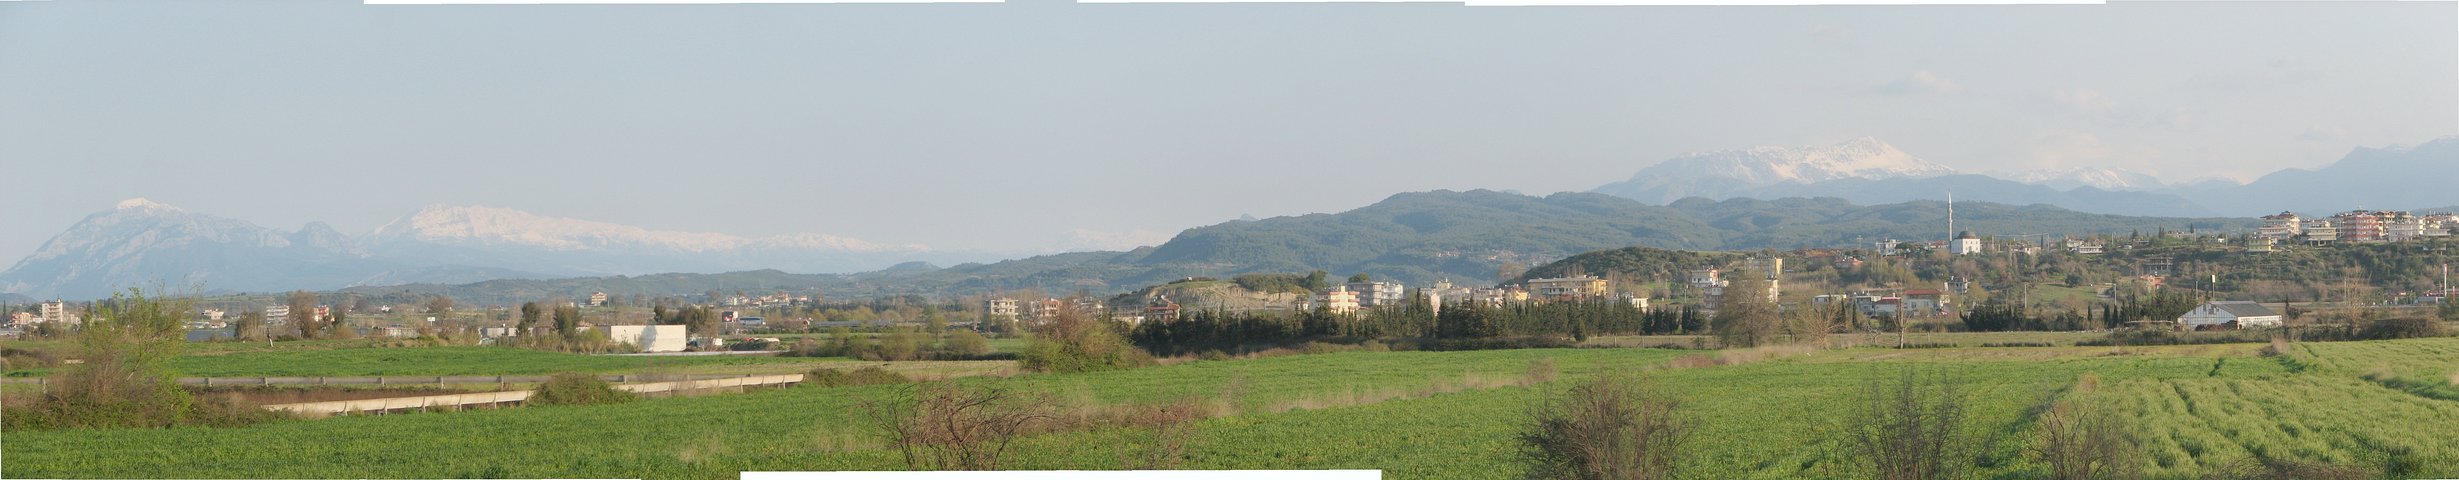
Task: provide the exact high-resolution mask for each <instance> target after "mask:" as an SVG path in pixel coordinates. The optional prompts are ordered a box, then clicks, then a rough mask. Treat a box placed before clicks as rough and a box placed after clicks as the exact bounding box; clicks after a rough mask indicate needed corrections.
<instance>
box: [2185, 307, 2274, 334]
mask: <svg viewBox="0 0 2459 480" xmlns="http://www.w3.org/2000/svg"><path fill="white" fill-rule="evenodd" d="M2230 322H2235V323H2236V325H2237V328H2245V327H2276V326H2279V325H2280V314H2279V312H2273V311H2271V309H2270V308H2269V307H2264V306H2263V304H2260V303H2254V302H2211V303H2205V304H2203V306H2200V307H2194V310H2193V311H2189V312H2186V314H2185V315H2179V316H2177V323H2178V324H2179V325H2183V326H2185V327H2186V328H2196V327H2201V326H2204V325H2227V324H2229V323H2230Z"/></svg>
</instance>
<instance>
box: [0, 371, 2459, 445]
mask: <svg viewBox="0 0 2459 480" xmlns="http://www.w3.org/2000/svg"><path fill="white" fill-rule="evenodd" d="M2259 347H2260V346H2259V345H2243V344H2240V345H2199V346H2175V347H2130V348H2110V347H2022V348H1933V349H1916V350H1884V349H1841V350H1810V349H1768V350H1757V351H1729V352H1723V353H1715V352H1695V351H1678V350H1659V349H1627V348H1625V349H1611V348H1591V349H1547V350H1504V351H1475V352H1350V353H1337V354H1323V355H1297V356H1284V357H1271V358H1262V359H1251V360H1229V361H1196V362H1188V363H1182V364H1177V365H1171V366H1163V367H1153V368H1144V369H1137V370H1128V371H1115V372H1102V373H1091V374H1073V375H1021V376H1014V377H986V378H974V379H969V380H965V381H966V382H970V383H975V384H996V385H1006V386H1013V387H1017V388H1019V389H1022V390H1029V391H1040V392H1049V393H1051V394H1053V395H1055V396H1057V397H1059V398H1062V399H1064V401H1065V402H1067V403H1069V404H1073V405H1079V406H1099V405H1120V404H1142V403H1154V402H1163V401H1169V400H1173V399H1179V398H1186V397H1198V398H1203V399H1207V400H1209V401H1213V402H1217V403H1218V404H1220V405H1222V406H1223V408H1224V409H1225V410H1226V414H1224V415H1221V416H1217V417H1213V418H1210V419H1206V420H1201V421H1199V422H1198V423H1196V429H1195V431H1196V437H1195V438H1196V440H1195V441H1194V443H1193V444H1191V445H1190V447H1189V448H1188V450H1187V452H1186V455H1185V457H1184V460H1185V463H1183V464H1181V465H1180V467H1181V468H1207V469H1210V468H1369V469H1382V470H1384V471H1385V472H1386V475H1387V477H1388V478H1495V479H1501V478H1517V477H1519V476H1520V475H1521V474H1522V467H1521V466H1519V464H1517V463H1515V461H1514V459H1513V452H1514V451H1515V449H1516V444H1515V443H1514V441H1513V438H1514V437H1513V434H1514V432H1515V430H1516V429H1517V427H1518V424H1519V422H1521V421H1522V420H1521V419H1522V418H1524V414H1525V413H1526V412H1527V411H1529V409H1530V408H1531V407H1532V406H1533V405H1534V403H1535V402H1536V401H1537V400H1538V398H1539V395H1540V393H1542V392H1544V391H1548V390H1556V389H1560V388H1563V387H1566V386H1567V385H1568V383H1569V382H1570V381H1572V380H1576V379H1578V378H1582V377H1585V376H1588V375H1593V374H1594V373H1595V372H1598V371H1601V370H1606V369H1612V370H1622V371H1645V372H1646V373H1644V375H1645V376H1647V377H1648V378H1650V379H1651V381H1652V382H1654V383H1655V384H1656V385H1658V386H1660V387H1662V388H1663V389H1665V390H1666V391H1668V392H1670V393H1672V394H1675V395H1677V396H1679V397H1680V398H1681V399H1682V401H1683V402H1684V403H1683V410H1682V412H1683V414H1684V415H1687V416H1689V418H1692V419H1694V420H1695V421H1696V422H1697V423H1696V425H1697V430H1696V431H1695V432H1694V433H1693V435H1692V436H1691V437H1690V439H1691V443H1690V444H1689V447H1690V448H1688V449H1686V450H1685V451H1686V452H1688V453H1687V454H1686V455H1685V456H1684V457H1683V458H1682V460H1681V461H1680V464H1681V465H1682V466H1683V467H1684V468H1685V470H1686V473H1685V476H1686V477H1696V478H1804V477H1814V478H1834V477H1845V478H1854V477H1867V476H1869V473H1868V472H1867V469H1868V467H1867V466H1865V465H1864V464H1862V463H1861V462H1859V461H1857V459H1858V458H1859V457H1858V455H1857V454H1856V453H1854V451H1853V450H1852V448H1851V445H1850V443H1849V442H1850V441H1849V440H1848V439H1847V438H1848V437H1846V436H1845V435H1842V434H1841V432H1840V430H1841V429H1843V428H1844V426H1845V425H1846V424H1847V423H1846V422H1847V421H1848V420H1850V419H1851V418H1852V416H1853V412H1854V411H1855V409H1857V408H1861V406H1862V405H1866V404H1867V403H1866V401H1865V400H1866V399H1865V394H1864V390H1863V389H1864V387H1865V386H1867V385H1869V384H1870V383H1871V382H1873V381H1877V380H1884V379H1892V378H1897V377H1900V376H1901V375H1903V374H1904V372H1905V371H1906V370H1907V369H1912V370H1916V371H1920V372H1927V373H1931V374H1939V375H1944V376H1946V377H1947V378H1950V379H1953V380H1954V381H1955V383H1956V384H1957V385H1958V388H1957V390H1956V391H1957V393H1958V394H1959V395H1960V397H1961V398H1962V399H1963V400H1964V401H1965V405H1967V408H1968V410H1967V412H1968V415H1969V417H1968V418H1969V421H1968V422H1966V423H1965V424H1964V426H1963V434H1965V435H1967V436H1968V437H1967V438H1969V439H1971V441H1969V442H1966V443H1967V444H1968V445H1967V446H1968V447H1970V448H1971V449H1972V450H1971V452H1970V456H1969V457H1970V458H1973V459H1974V463H1975V469H1976V471H1975V472H1974V473H1975V474H1977V476H1980V477H1985V478H2040V477H2043V476H2045V475H2046V473H2047V467H2046V466H2045V465H2044V464H2042V463H2041V462H2039V461H2037V460H2035V459H2033V458H2031V457H2029V456H2027V455H2026V454H2025V448H2026V447H2027V446H2028V445H2029V441H2030V440H2029V439H2030V435H2032V434H2033V433H2034V432H2035V431H2036V430H2037V427H2036V421H2035V418H2034V415H2036V413H2035V412H2037V411H2039V407H2041V406H2043V405H2045V404H2046V403H2047V402H2051V401H2055V400H2059V399H2080V400H2086V401H2090V402H2092V403H2094V404H2098V405H2106V406H2108V408H2112V409H2115V410H2117V411H2120V412H2122V414H2124V415H2127V416H2129V418H2130V420H2129V421H2127V422H2125V423H2126V424H2127V425H2129V427H2130V430H2129V432H2128V433H2129V434H2130V436H2132V437H2133V438H2134V439H2135V440H2136V442H2137V443H2138V444H2139V445H2140V448H2139V449H2138V450H2140V451H2141V452H2142V454H2143V457H2144V458H2143V459H2142V460H2143V463H2144V465H2143V467H2142V471H2143V472H2144V473H2146V474H2149V475H2151V476H2153V477H2155V478H2194V477H2198V476H2200V475H2201V474H2204V473H2208V472H2210V471H2212V470H2213V469H2215V468H2219V467H2222V466H2227V465H2233V464H2239V463H2242V462H2245V461H2247V460H2248V459H2250V458H2252V456H2254V455H2256V454H2257V452H2259V453H2261V454H2262V455H2267V456H2271V457H2274V458H2288V459H2296V460H2301V461H2308V462H2326V463H2330V464H2334V465H2345V466H2355V467H2361V468H2364V469H2365V470H2366V471H2371V472H2380V473H2381V474H2397V475H2405V476H2417V477H2453V476H2459V435H2451V434H2449V433H2448V432H2449V431H2450V430H2451V429H2452V428H2459V400H2452V399H2443V398H2434V397H2430V396H2426V395H2423V394H2419V393H2415V392H2412V391H2409V390H2404V389H2400V388H2394V387H2395V385H2392V384H2387V383H2384V382H2382V381H2373V380H2368V379H2367V373H2369V372H2373V373H2377V374H2378V375H2376V376H2377V377H2380V378H2400V379H2407V381H2416V382H2423V381H2426V380H2441V381H2444V382H2446V383H2444V385H2447V381H2448V380H2450V379H2449V378H2447V377H2448V376H2449V375H2450V374H2451V373H2452V372H2453V371H2454V370H2459V338H2440V339H2424V340H2400V341H2385V342H2351V343H2301V344H2296V345H2295V346H2294V347H2295V350H2296V352H2295V353H2293V354H2291V355H2289V356H2285V357H2263V356H2259V355H2257V353H2256V349H2258V348H2259ZM1693 356H1718V357H1722V358H1724V359H1725V360H1724V361H1720V362H1714V363H1713V364H1701V363H1700V362H1670V361H1672V360H1677V359H1678V358H1681V357H1693ZM1539 359H1547V360H1550V361H1552V362H1553V363H1554V364H1555V365H1557V366H1558V368H1559V369H1560V370H1561V372H1562V375H1561V376H1560V379H1558V380H1555V381H1553V382H1551V383H1543V384H1537V385H1535V386H1533V387H1531V386H1523V385H1524V384H1523V383H1520V382H1517V381H1515V380H1521V379H1523V378H1524V377H1523V373H1524V372H1527V371H1528V370H1529V365H1530V363H1531V362H1532V361H1536V360H1539ZM1669 364H1694V365H1701V366H1694V367H1691V368H1667V367H1666V366H1667V365H1669ZM2381 372H2393V373H2390V374H2381ZM2437 372H2438V373H2437ZM2087 375H2088V376H2090V377H2092V378H2094V379H2096V380H2094V381H2080V382H2079V380H2081V379H2084V378H2085V377H2086V376H2087ZM2386 375H2389V376H2386ZM898 388H902V387H898V386H869V387H850V388H833V389H824V388H812V387H795V388H784V389H775V390H764V391H755V392H751V393H744V394H737V395H718V396H706V397H691V398H671V399H660V400H650V401H643V402H634V403H626V404H618V405H606V406H591V407H524V408H510V409H502V410H483V411H465V412H453V413H416V414H397V415H386V416H362V417H342V418H333V419H325V420H312V421H309V420H297V421H283V422H276V423H271V424H263V425H257V426H252V427H245V428H223V429H209V428H183V429H174V430H110V431H23V432H8V433H7V434H6V441H5V442H4V443H0V449H5V452H0V453H5V455H6V458H8V459H9V461H8V462H7V463H6V464H5V465H0V475H6V476H12V477H28V476H32V477H379V478H382V477H490V476H493V477H502V476H510V477H542V476H558V477H571V476H588V477H646V478H733V477H734V476H735V472H738V471H746V470H878V469H902V468H904V464H903V462H902V461H901V460H899V459H898V457H897V456H896V455H895V454H894V453H893V452H890V451H887V450H885V449H883V448H882V444H881V442H880V441H879V440H876V439H873V438H872V437H870V436H869V435H868V434H867V431H866V430H864V429H863V428H862V427H861V420H862V418H863V415H862V413H861V410H860V408H859V407H858V405H859V403H860V402H861V401H862V400H864V399H866V398H878V397H880V396H883V395H885V394H888V393H890V392H892V391H894V390H895V389H898ZM1138 435H1139V432H1138V431H1135V430H1129V429H1107V430H1091V431H1070V432H1063V433H1053V434H1044V435H1038V436H1033V437H1028V438H1026V439H1024V440H1022V441H1020V442H1019V443H1018V444H1017V445H1016V446H1015V447H1014V448H1013V449H1012V451H1011V453H1010V455H1009V456H1008V460H1007V462H1006V466H1007V467H1009V468H1022V469H1114V468H1121V467H1122V466H1123V465H1124V464H1125V463H1124V462H1125V460H1124V459H1126V458H1128V457H1130V456H1132V455H1134V454H1135V451H1136V449H1138V448H1140V447H1138V445H1141V444H1142V442H1141V441H1140V438H1141V437H1139V436H1138Z"/></svg>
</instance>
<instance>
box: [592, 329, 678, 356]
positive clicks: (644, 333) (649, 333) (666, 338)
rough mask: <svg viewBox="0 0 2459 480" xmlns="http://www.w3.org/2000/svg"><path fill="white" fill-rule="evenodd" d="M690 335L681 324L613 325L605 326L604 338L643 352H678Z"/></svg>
mask: <svg viewBox="0 0 2459 480" xmlns="http://www.w3.org/2000/svg"><path fill="white" fill-rule="evenodd" d="M690 336H691V335H690V334H689V333H687V332H685V331H684V329H683V326H682V325H614V326H609V327H606V338H607V339H608V340H613V341H615V342H616V343H629V344H632V345H633V346H637V347H640V351H643V352H680V351H683V347H684V344H685V342H689V341H690V340H691V339H690V338H689V337H690Z"/></svg>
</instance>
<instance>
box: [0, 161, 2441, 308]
mask: <svg viewBox="0 0 2459 480" xmlns="http://www.w3.org/2000/svg"><path fill="white" fill-rule="evenodd" d="M2454 169H2459V137H2446V138H2442V139H2438V140H2435V141H2432V142H2429V143H2426V144H2423V145H2418V146H2415V147H2390V148H2380V149H2358V150H2357V151H2355V152H2353V153H2351V154H2349V155H2348V157H2347V158H2345V159H2342V160H2341V161H2339V162H2337V163H2334V164H2332V165H2329V166H2326V167H2323V168H2319V169H2315V170H2294V169H2292V170H2286V171H2281V172H2278V173H2274V174H2271V175H2267V176H2264V177H2262V178H2261V179H2258V180H2256V181H2254V182H2251V183H2248V184H2243V185H2230V184H2210V183H2201V184H2192V185H2169V184H2166V183H2163V182H2161V181H2159V180H2158V179H2156V178H2151V177H2149V176H2145V175H2141V174H2136V173H2130V172H2125V171H2122V170H2116V169H2106V168H2082V169H2070V170H2063V171H2053V172H2034V173H2028V174H2017V175H2012V177H2014V178H2015V179H2000V178H1995V177H1990V176H1986V175H1978V174H1967V173H1960V172H1957V171H1955V170H1954V169H1952V168H1948V167H1945V166H1943V165H1940V164H1937V163H1933V162H1930V161H1928V160H1925V159H1922V158H1919V157H1917V156H1914V155H1912V154H1910V153H1907V152H1904V151H1902V150H1900V149H1897V148H1896V147H1894V146H1892V145H1888V144H1887V143H1886V142H1883V141H1880V140H1877V139H1872V138H1863V139H1858V140H1854V141H1851V142H1846V143H1843V144H1839V145H1833V146H1827V147H1810V148H1784V147H1757V148H1750V149H1742V150H1730V151H1721V152H1711V153H1703V154H1695V155H1687V156H1683V157H1679V158H1675V159H1671V160H1667V161H1665V162H1662V163H1660V164H1657V165H1655V166H1651V167H1648V168H1645V169H1642V170H1641V171H1640V172H1639V173H1638V174H1637V175H1634V176H1633V177H1632V178H1631V179H1630V180H1626V181H1621V182H1615V183H1612V184H1608V185H1605V186H1601V187H1599V188H1597V189H1596V190H1595V192H1596V193H1559V194H1554V195H1550V196H1544V197H1536V196H1526V195H1519V194H1515V193H1504V192H1493V191H1485V190H1476V191H1468V192H1452V191H1433V192H1413V193H1401V194H1397V195H1393V196H1391V197H1390V198H1387V199H1385V200H1384V201H1381V202H1378V203H1375V204H1373V205H1368V206H1365V207H1361V208H1357V209H1354V210H1350V211H1347V212H1342V213H1338V214H1311V215H1300V216H1290V217H1276V218H1268V219H1260V220H1255V219H1240V220H1232V221H1227V222H1223V223H1219V224H1215V225H1211V226H1204V227H1198V228H1193V229H1188V230H1186V231H1184V232H1181V233H1179V234H1177V235H1176V236H1175V237H1170V238H1169V239H1168V241H1167V242H1155V243H1157V244H1155V245H1154V246H1152V247H1149V248H1137V249H1132V250H1129V251H1123V252H1121V251H1098V252H1086V253H1074V254H1060V255H1045V256H1035V257H1031V258H1019V257H1025V256H1027V255H1030V254H1031V253H1020V252H1018V251H1007V252H978V251H942V250H937V249H933V248H930V247H928V246H924V245H914V244H882V243H875V242H868V241H864V240H860V239H854V238H846V237H840V236H833V235H824V234H809V233H806V234H792V235H776V236H766V237H744V236H736V235H729V234H722V233H695V232H675V231H659V230H652V229H646V228H641V227H635V226H628V225H619V224H612V223H604V222H593V221H587V220H576V219H568V218H556V217H548V216H542V215H536V214H532V213H528V212H524V211H520V210H515V209H509V208H497V207H485V206H449V205H434V206H429V207H427V208H425V209H422V210H419V211H417V212H414V213H412V214H410V215H406V216H402V217H400V218H398V219H397V220H394V221H393V222H391V223H389V224H386V225H384V226H383V227H380V228H377V229H376V230H375V231H373V232H370V233H368V234H365V235H356V236H354V235H349V234H345V233H343V232H340V231H337V230H335V229H334V228H332V227H330V226H328V225H325V224H324V223H322V222H311V223H308V224H306V225H305V226H303V227H301V228H300V229H298V230H296V231H287V232H285V231H280V230H275V229H271V228H266V227H262V226H258V225H255V224H251V223H248V222H244V221H239V220H232V219H228V218H222V217H216V216H213V215H207V214H203V213H196V212H189V211H186V210H182V209H179V208H177V207H172V206H169V205H163V204H160V203H156V202H151V201H147V200H144V199H132V200H129V201H125V202H121V203H120V204H119V205H117V206H115V207H114V208H113V209H111V210H107V211H103V212H99V213H95V214H93V215H91V216H88V217H86V218H85V219H84V221H82V222H80V223H78V224H77V225H75V226H73V227H71V228H69V229H68V230H67V231H65V232H62V233H60V234H59V235H58V236H56V237H54V238H52V239H51V240H50V241H49V242H47V243H46V244H45V245H44V246H43V248H42V249H41V250H40V251H37V252H36V253H34V254H33V255H30V256H28V257H26V258H25V259H23V260H20V261H19V262H17V263H16V264H15V265H14V266H13V267H11V268H10V269H8V270H7V271H5V272H0V300H19V299H24V298H55V297H56V298H97V297H102V296H107V295H109V293H110V292H111V291H112V290H114V289H117V288H121V287H126V286H132V285H133V286H150V285H153V284H155V283H162V284H166V286H171V287H184V286H187V285H190V284H193V283H196V282H202V283H203V285H204V287H205V288H206V289H207V290H209V291H257V292H263V291H280V290H290V289H300V288H306V289H334V288H344V287H354V286H357V287H364V286H384V285H403V284H429V285H431V286H443V285H456V284H469V283H472V282H481V281H488V280H503V279H556V278H595V277H605V276H618V275H620V276H637V275H649V274H664V273H678V274H705V273H716V272H733V271H752V270H769V271H771V273H774V274H777V275H786V276H787V277H785V278H795V279H799V280H796V282H798V283H810V284H827V285H830V286H831V287H830V288H835V289H846V290H852V291H859V292H873V293H917V292H926V293H956V292H979V291H989V290H998V289H1018V288H1045V289H1077V288H1086V289H1094V290H1104V291H1108V290H1113V289H1127V288H1134V287H1137V286H1141V285H1143V284H1147V283H1153V282H1160V281H1167V280H1170V279H1175V278H1179V277H1182V276H1189V275H1233V274H1238V273H1250V272H1282V271H1306V270H1314V269H1323V270H1330V271H1335V272H1341V273H1352V272H1365V273H1370V274H1374V275H1376V276H1378V277H1383V278H1394V279H1401V280H1404V281H1412V282H1418V281H1432V280H1435V279H1439V278H1446V277H1449V278H1462V279H1486V278H1491V277H1492V276H1493V275H1494V273H1495V272H1496V270H1497V269H1498V268H1499V267H1500V266H1501V265H1503V264H1506V263H1517V264H1522V265H1536V264H1541V263H1543V262H1545V261H1547V260H1551V259H1555V258H1561V257H1563V256H1568V255H1572V254H1577V253H1580V252H1584V251H1589V250H1597V249H1607V248H1620V247H1627V246H1650V247H1659V248H1676V249H1702V250H1712V249H1758V248H1799V247H1836V246H1862V245H1866V243H1864V242H1867V241H1870V240H1875V239H1878V238H1887V237H1893V238H1900V239H1932V238H1935V237H1940V236H1943V235H1944V234H1945V232H1944V231H1943V229H1944V226H1943V224H1944V220H1945V219H1944V216H1945V215H1944V212H1945V208H1944V207H1945V206H1944V205H1943V204H1942V203H1941V202H1938V201H1936V200H1937V199H1943V198H1945V196H1946V194H1947V193H1948V192H1953V193H1954V194H1955V196H1956V199H1957V200H1958V203H1959V205H1957V212H1958V224H1959V226H1966V227H1969V228H1972V229H1975V230H1978V231H1982V232H1983V233H1985V234H2016V233H2024V234H2087V233H2124V232H2126V231H2127V230H2130V229H2131V230H2140V231H2149V230H2153V229H2158V228H2186V227H2193V226H2200V227H2201V228H2224V229H2225V228H2244V227H2247V226H2249V225H2251V224H2252V223H2253V222H2254V219H2253V217H2255V216H2259V215H2263V214H2268V213H2275V212H2278V211H2282V210H2290V211H2297V212H2300V213H2305V214H2328V213H2331V212H2337V211H2342V210H2348V209H2353V208H2376V209H2426V208H2433V207H2436V206H2447V205H2453V204H2459V193H2453V192H2454V190H2453V189H2451V188H2450V187H2451V186H2452V183H2453V181H2452V179H2453V178H2454V177H2453V174H2454V172H2453V171H2454ZM2018 180H2021V181H2018ZM1600 193H1602V194H1610V195H1601V194H1600ZM1617 197H1619V198H1617ZM1857 205H1869V206H1857ZM1079 233H1082V232H1079ZM1149 237H1150V236H1148V238H1149ZM1114 240H1115V239H1114ZM1113 243H1116V242H1113ZM1139 243H1141V242H1139ZM1055 250H1056V249H1044V250H1040V251H1038V252H1034V253H1039V252H1048V251H1055ZM1001 259H1016V260H1011V261H998V260H1001ZM994 261H997V262H996V263H982V262H994ZM950 264H955V265H957V266H955V267H949V268H939V267H937V266H935V265H950ZM892 267H893V268H892ZM787 272H791V273H787ZM855 272H867V273H855ZM805 275H808V276H805ZM640 278H642V279H647V278H650V277H640ZM661 278H663V277H661ZM670 280H671V279H670ZM579 281H584V282H586V281H589V280H579ZM682 282H683V283H690V281H682ZM660 284H661V285H668V286H672V285H674V284H675V281H666V282H664V283H660ZM494 285H496V286H497V287H498V288H509V287H503V285H505V284H503V283H501V282H496V283H494ZM643 288H646V287H643ZM513 291H521V290H520V289H517V288H516V289H511V290H507V292H513ZM693 291H698V290H693ZM463 293H465V294H469V293H472V292H466V291H465V292H463ZM638 293H671V292H638Z"/></svg>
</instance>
